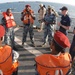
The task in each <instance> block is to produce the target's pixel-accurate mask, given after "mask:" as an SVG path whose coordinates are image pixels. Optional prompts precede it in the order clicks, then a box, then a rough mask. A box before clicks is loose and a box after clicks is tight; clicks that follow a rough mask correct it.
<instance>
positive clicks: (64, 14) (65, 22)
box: [58, 6, 71, 35]
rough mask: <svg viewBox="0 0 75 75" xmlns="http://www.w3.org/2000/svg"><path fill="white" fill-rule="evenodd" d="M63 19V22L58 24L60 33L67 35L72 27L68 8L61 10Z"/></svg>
mask: <svg viewBox="0 0 75 75" xmlns="http://www.w3.org/2000/svg"><path fill="white" fill-rule="evenodd" d="M60 10H61V13H62V17H61V21H60V22H58V26H60V28H59V31H61V32H62V33H64V34H65V35H67V30H69V29H70V25H71V20H70V17H69V16H68V8H67V7H65V6H63V7H62V8H61V9H60Z"/></svg>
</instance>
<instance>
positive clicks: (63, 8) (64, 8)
mask: <svg viewBox="0 0 75 75" xmlns="http://www.w3.org/2000/svg"><path fill="white" fill-rule="evenodd" d="M60 10H62V11H63V10H68V8H67V7H65V6H63V7H62V8H60Z"/></svg>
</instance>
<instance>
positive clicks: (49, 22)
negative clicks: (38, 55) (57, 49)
mask: <svg viewBox="0 0 75 75" xmlns="http://www.w3.org/2000/svg"><path fill="white" fill-rule="evenodd" d="M43 21H44V23H45V26H44V43H43V44H42V47H43V46H45V45H46V38H47V35H48V42H49V45H50V43H51V40H52V39H53V36H52V32H53V25H54V24H56V15H55V13H54V12H53V11H52V8H51V7H48V10H47V13H46V15H45V17H44V19H43Z"/></svg>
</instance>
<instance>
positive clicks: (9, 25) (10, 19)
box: [2, 12, 16, 28]
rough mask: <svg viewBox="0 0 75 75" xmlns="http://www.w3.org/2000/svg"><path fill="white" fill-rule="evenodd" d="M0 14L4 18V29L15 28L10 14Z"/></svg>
mask: <svg viewBox="0 0 75 75" xmlns="http://www.w3.org/2000/svg"><path fill="white" fill-rule="evenodd" d="M2 14H3V16H4V18H5V20H6V27H7V28H10V27H14V26H16V23H15V21H14V17H13V14H12V13H11V14H10V16H8V15H7V14H6V12H3V13H2Z"/></svg>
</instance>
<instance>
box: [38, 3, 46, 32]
mask: <svg viewBox="0 0 75 75" xmlns="http://www.w3.org/2000/svg"><path fill="white" fill-rule="evenodd" d="M39 6H40V8H39V10H38V21H39V23H40V30H38V32H41V31H42V29H43V26H44V22H43V18H44V16H45V14H46V8H45V7H44V6H45V5H43V4H40V5H39Z"/></svg>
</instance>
